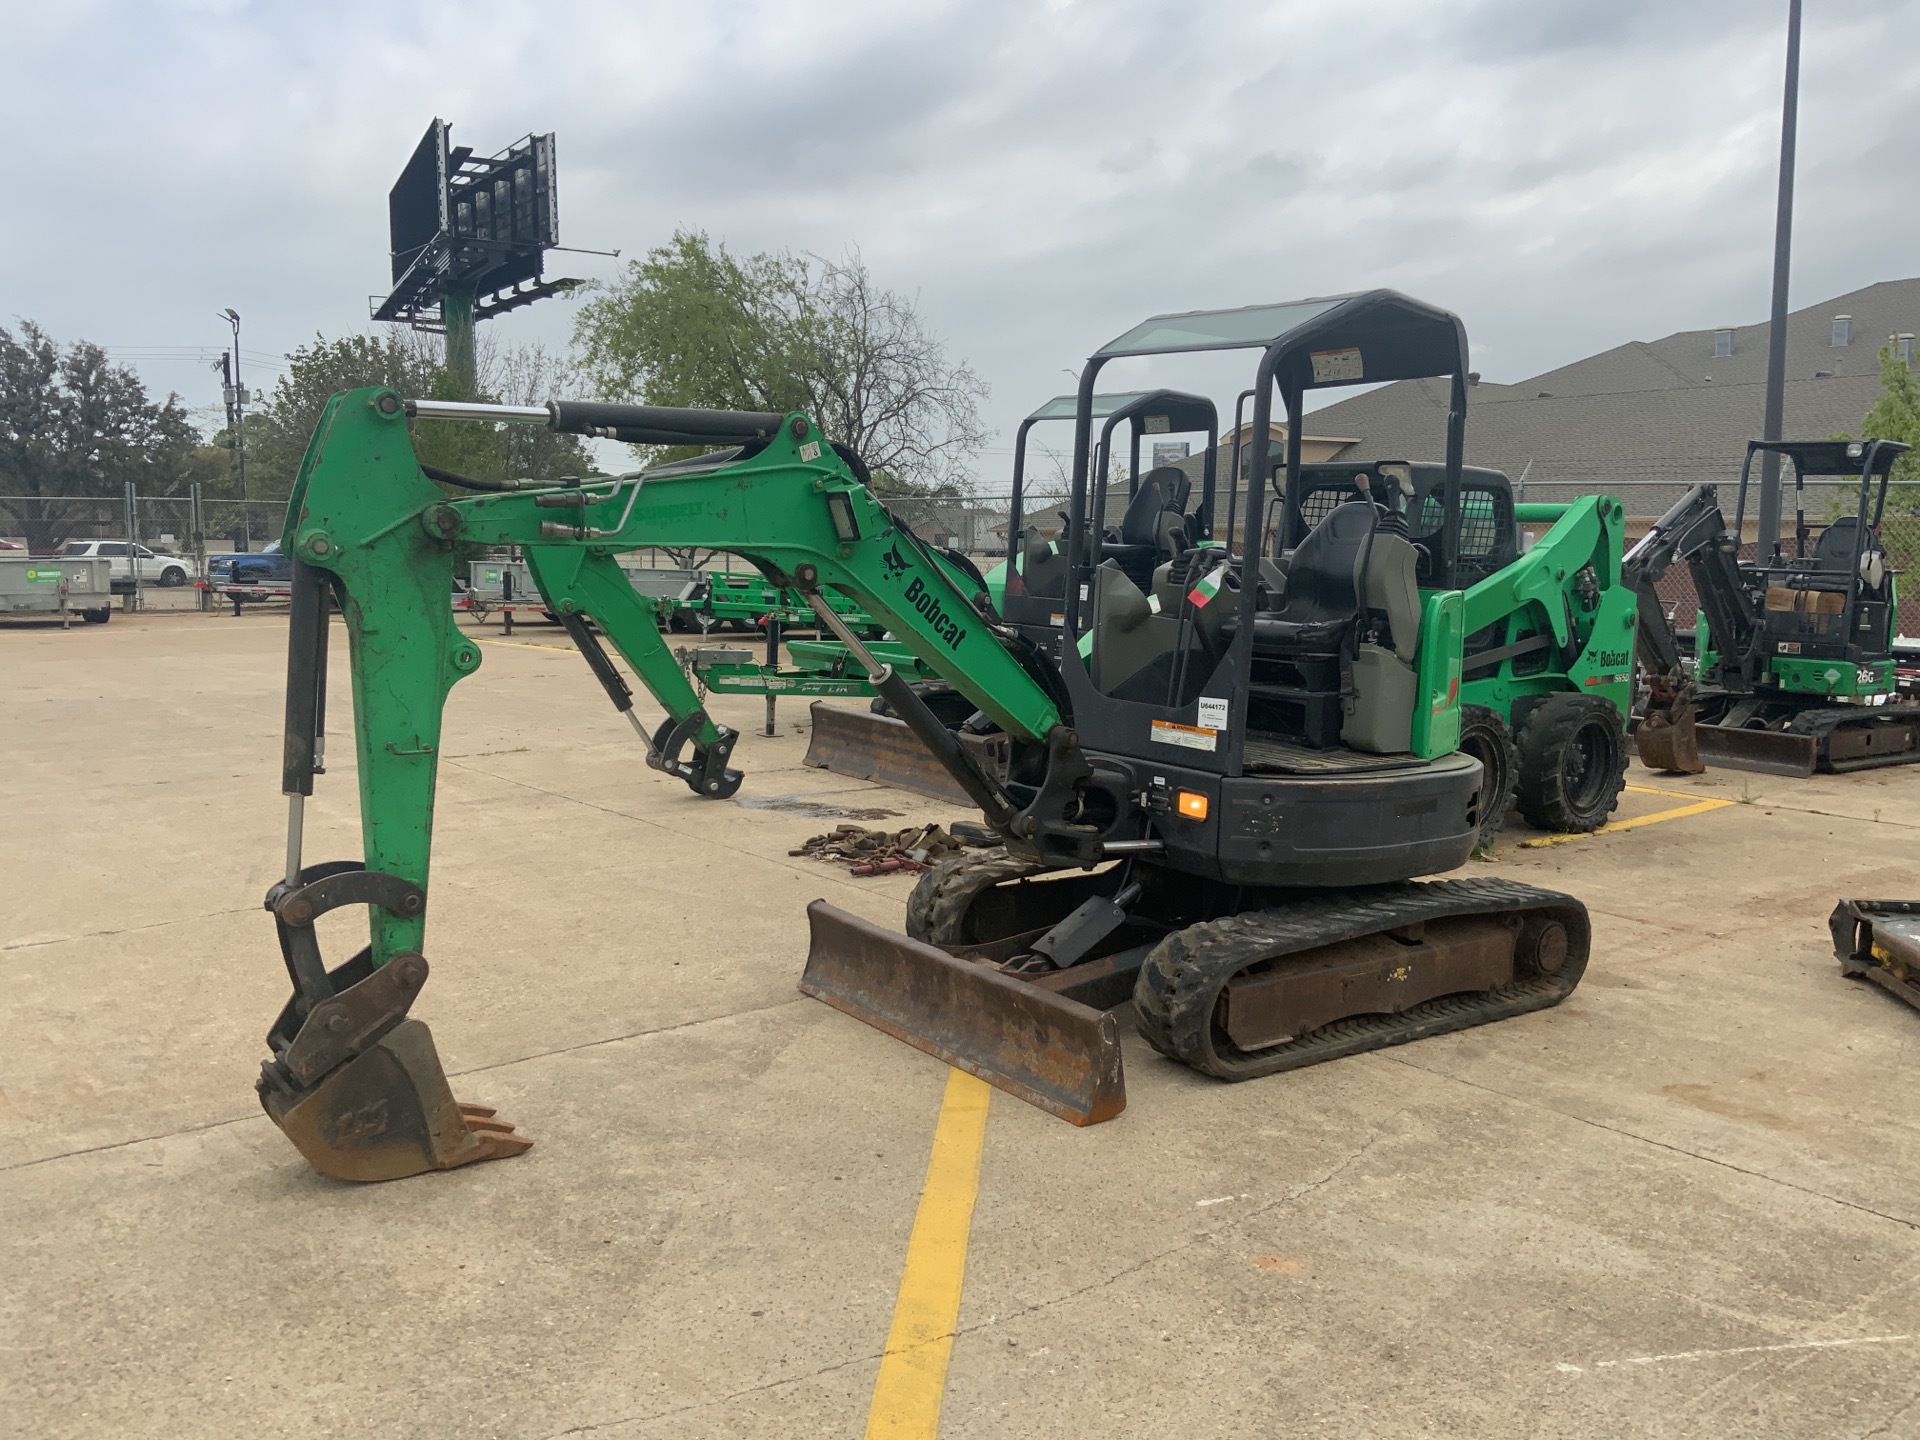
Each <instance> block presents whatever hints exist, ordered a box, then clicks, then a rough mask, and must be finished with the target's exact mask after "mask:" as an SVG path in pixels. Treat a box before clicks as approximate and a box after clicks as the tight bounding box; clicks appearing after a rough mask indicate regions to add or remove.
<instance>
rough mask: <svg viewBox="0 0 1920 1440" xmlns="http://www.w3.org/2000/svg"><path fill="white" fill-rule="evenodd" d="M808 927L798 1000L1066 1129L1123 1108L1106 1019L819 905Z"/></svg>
mask: <svg viewBox="0 0 1920 1440" xmlns="http://www.w3.org/2000/svg"><path fill="white" fill-rule="evenodd" d="M876 718H878V717H876ZM807 923H808V927H809V929H810V931H811V944H810V945H809V947H808V950H807V968H806V971H805V973H804V974H803V975H802V976H801V979H800V989H801V991H802V993H804V994H807V995H811V996H813V997H814V998H815V999H816V1000H824V1001H825V1002H826V1003H827V1004H829V1005H831V1006H833V1007H834V1008H835V1009H836V1010H842V1011H845V1012H846V1013H847V1014H849V1015H851V1016H853V1017H854V1018H855V1019H857V1020H864V1021H866V1023H867V1024H869V1025H872V1026H873V1027H874V1028H876V1029H878V1030H884V1031H885V1032H886V1033H887V1034H889V1035H891V1036H893V1037H894V1038H895V1039H897V1040H904V1041H906V1042H907V1043H908V1044H909V1045H912V1046H913V1047H915V1048H916V1049H919V1050H924V1051H925V1052H926V1053H927V1054H929V1055H933V1056H936V1057H938V1058H939V1059H941V1060H944V1061H946V1062H947V1064H949V1065H953V1066H956V1067H957V1068H959V1069H961V1070H965V1071H967V1072H968V1073H969V1074H973V1075H978V1076H979V1077H980V1078H981V1079H982V1080H985V1081H986V1082H987V1083H988V1084H990V1085H994V1086H997V1087H998V1088H1000V1089H1002V1090H1005V1091H1006V1092H1007V1093H1008V1094H1010V1095H1017V1096H1019V1097H1020V1098H1021V1099H1022V1100H1025V1101H1027V1102H1028V1103H1029V1104H1032V1105H1037V1106H1039V1107H1040V1108H1041V1109H1042V1110H1045V1111H1047V1112H1048V1113H1049V1114H1053V1115H1058V1116H1059V1117H1060V1118H1061V1119H1063V1120H1070V1121H1072V1122H1073V1123H1074V1124H1075V1125H1097V1124H1099V1123H1100V1122H1101V1121H1103V1120H1111V1119H1112V1118H1113V1117H1114V1116H1116V1115H1118V1114H1119V1113H1120V1112H1121V1111H1122V1110H1124V1109H1125V1108H1126V1104H1127V1088H1126V1079H1125V1076H1124V1075H1123V1074H1122V1072H1121V1064H1120V1036H1119V1031H1118V1027H1117V1026H1116V1024H1115V1022H1114V1018H1113V1016H1111V1015H1109V1014H1107V1013H1105V1012H1104V1011H1100V1010H1095V1009H1093V1008H1091V1007H1090V1006H1087V1005H1082V1004H1080V1003H1079V1002H1078V1001H1076V1000H1069V999H1067V998H1066V997H1065V996H1062V995H1056V994H1053V993H1052V992H1050V991H1047V990H1043V989H1041V988H1039V987H1037V986H1034V985H1028V984H1025V983H1023V982H1022V981H1020V980H1016V979H1014V978H1012V977H1011V976H1008V975H1005V974H1002V973H1001V972H1000V971H999V970H997V969H994V968H993V967H992V966H990V965H985V964H981V963H980V962H978V961H972V960H960V959H956V958H955V957H954V956H952V955H949V954H947V953H946V952H945V951H944V950H936V949H935V948H934V947H933V946H931V945H923V944H921V943H920V942H919V941H917V940H910V939H908V938H907V937H906V936H904V935H898V934H895V933H893V932H892V931H889V930H883V929H881V928H880V927H879V926H878V925H874V924H872V923H870V922H869V921H866V920H862V919H860V918H859V917H858V916H857V915H849V914H848V913H847V912H846V911H844V910H840V909H837V908H835V907H834V906H832V905H829V904H827V902H826V901H824V900H816V901H814V902H813V903H812V904H811V905H809V906H808V907H807Z"/></svg>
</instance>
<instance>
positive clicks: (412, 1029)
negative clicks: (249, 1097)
mask: <svg viewBox="0 0 1920 1440" xmlns="http://www.w3.org/2000/svg"><path fill="white" fill-rule="evenodd" d="M270 1068H271V1066H269V1069H270ZM260 1103H261V1104H262V1106H264V1107H265V1109H266V1112H267V1115H268V1117H269V1118H270V1119H271V1120H272V1121H273V1123H274V1124H276V1125H278V1126H279V1127H280V1129H281V1132H282V1133H283V1134H285V1135H286V1137H287V1138H288V1139H289V1140H291V1141H293V1143H294V1146H295V1148H297V1149H298V1150H299V1151H300V1153H301V1154H302V1155H304V1156H305V1157H306V1158H307V1163H308V1164H310V1165H312V1166H313V1168H314V1169H315V1170H318V1171H319V1172H320V1173H321V1174H322V1175H325V1176H328V1177H330V1178H331V1179H334V1180H400V1179H404V1178H405V1177H406V1176H408V1175H420V1174H424V1173H425V1172H427V1171H429V1170H452V1169H454V1168H455V1167H457V1166H460V1165H470V1164H472V1163H473V1162H474V1161H476V1160H502V1159H505V1158H507V1157H508V1156H510V1155H518V1154H521V1153H522V1152H524V1151H526V1150H529V1149H531V1148H532V1146H533V1141H531V1140H529V1139H528V1138H527V1137H526V1136H524V1135H516V1134H515V1133H514V1130H513V1126H511V1125H509V1124H508V1123H507V1122H506V1121H504V1120H499V1119H496V1118H495V1117H494V1112H493V1111H492V1110H490V1109H489V1108H487V1107H486V1106H484V1105H462V1104H460V1103H459V1102H458V1101H456V1100H455V1099H454V1098H453V1091H452V1090H451V1089H450V1088H449V1087H448V1084H447V1075H446V1071H444V1070H443V1069H441V1067H440V1056H439V1055H438V1053H437V1052H436V1051H435V1050H434V1048H433V1035H432V1033H431V1032H430V1031H429V1030H428V1029H427V1027H426V1024H425V1023H424V1022H422V1021H419V1020H403V1021H401V1022H400V1023H399V1024H398V1025H396V1026H395V1027H394V1028H393V1029H391V1030H389V1031H388V1032H387V1033H386V1034H385V1035H383V1036H382V1037H381V1038H380V1039H379V1040H378V1041H376V1042H375V1043H374V1044H373V1045H372V1046H371V1047H370V1048H368V1049H366V1050H363V1051H361V1052H360V1053H359V1054H358V1055H356V1056H354V1057H353V1058H352V1059H351V1060H348V1061H347V1062H346V1063H345V1064H344V1065H341V1066H339V1067H337V1068H336V1069H334V1070H332V1071H330V1072H328V1073H327V1074H326V1075H325V1076H323V1077H322V1078H321V1079H320V1081H319V1082H318V1083H317V1084H315V1085H312V1086H306V1087H289V1086H286V1085H281V1084H273V1083H271V1082H270V1080H269V1079H268V1078H267V1077H264V1076H263V1078H262V1080H261V1084H260Z"/></svg>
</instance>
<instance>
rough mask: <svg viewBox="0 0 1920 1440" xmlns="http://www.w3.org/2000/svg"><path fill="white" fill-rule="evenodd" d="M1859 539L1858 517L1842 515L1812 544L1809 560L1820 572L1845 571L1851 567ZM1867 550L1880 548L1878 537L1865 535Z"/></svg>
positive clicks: (1870, 534) (1869, 534)
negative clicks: (1854, 549)
mask: <svg viewBox="0 0 1920 1440" xmlns="http://www.w3.org/2000/svg"><path fill="white" fill-rule="evenodd" d="M1859 538H1860V517H1859V516H1858V515H1842V516H1841V517H1840V518H1839V519H1838V520H1836V521H1834V522H1833V523H1832V524H1831V525H1829V526H1827V528H1826V529H1825V530H1822V531H1821V532H1820V538H1819V539H1818V540H1816V541H1814V542H1813V554H1812V555H1811V556H1809V557H1808V558H1809V559H1811V560H1812V561H1813V562H1814V563H1815V564H1816V565H1818V566H1819V567H1820V568H1821V569H1822V570H1839V571H1842V572H1844V571H1846V570H1848V569H1849V568H1851V567H1852V565H1853V548H1854V544H1855V542H1856V541H1858V539H1859ZM1866 548H1867V549H1868V550H1878V549H1879V548H1880V537H1879V536H1878V535H1875V534H1872V533H1871V532H1869V533H1868V535H1867V545H1866Z"/></svg>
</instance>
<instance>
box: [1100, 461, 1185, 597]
mask: <svg viewBox="0 0 1920 1440" xmlns="http://www.w3.org/2000/svg"><path fill="white" fill-rule="evenodd" d="M1192 493H1193V479H1192V477H1191V476H1189V475H1188V474H1187V472H1186V471H1184V470H1182V469H1180V468H1179V467H1178V466H1174V465H1162V466H1160V467H1159V468H1157V469H1154V470H1149V471H1148V472H1147V473H1146V474H1145V475H1144V476H1142V477H1141V480H1140V487H1139V489H1137V490H1136V491H1134V495H1133V499H1132V500H1130V501H1128V502H1127V513H1126V514H1125V515H1123V516H1121V518H1120V528H1119V538H1118V539H1117V540H1108V541H1105V542H1103V543H1102V544H1101V546H1100V559H1101V560H1102V561H1103V562H1104V561H1108V560H1111V561H1112V562H1113V563H1114V564H1116V565H1118V566H1119V567H1120V569H1121V570H1122V571H1123V572H1124V573H1125V574H1126V577H1127V578H1128V579H1129V580H1131V581H1133V583H1134V585H1135V586H1136V587H1137V588H1139V589H1141V590H1145V589H1146V588H1147V587H1148V586H1149V585H1151V584H1152V583H1153V568H1154V566H1155V565H1157V564H1159V562H1160V561H1162V560H1170V559H1172V558H1173V557H1174V556H1175V555H1177V554H1179V553H1180V552H1181V551H1182V550H1184V549H1185V548H1186V545H1187V533H1186V523H1187V521H1186V509H1187V498H1188V497H1189V496H1190V495H1191V494H1192ZM1109 533H1111V532H1109Z"/></svg>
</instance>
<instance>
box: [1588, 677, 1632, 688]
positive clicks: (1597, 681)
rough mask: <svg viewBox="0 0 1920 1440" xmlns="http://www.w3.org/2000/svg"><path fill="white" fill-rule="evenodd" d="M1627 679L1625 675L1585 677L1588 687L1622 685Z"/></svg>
mask: <svg viewBox="0 0 1920 1440" xmlns="http://www.w3.org/2000/svg"><path fill="white" fill-rule="evenodd" d="M1627 679H1628V677H1627V676H1626V675H1589V676H1588V677H1587V684H1588V685H1590V686H1591V685H1620V684H1624V683H1625V682H1626V680H1627Z"/></svg>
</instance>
